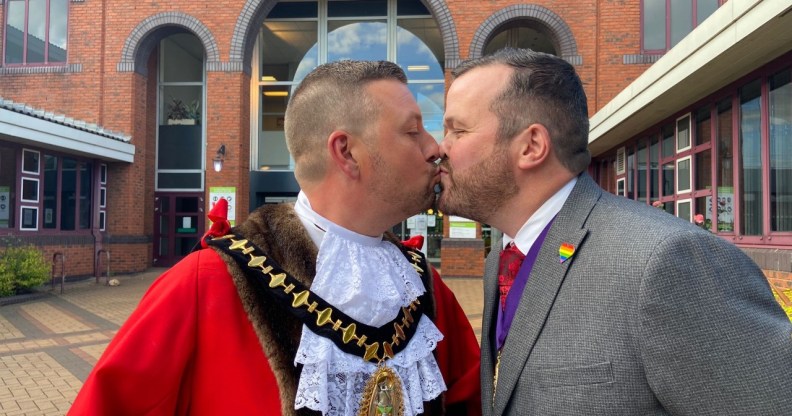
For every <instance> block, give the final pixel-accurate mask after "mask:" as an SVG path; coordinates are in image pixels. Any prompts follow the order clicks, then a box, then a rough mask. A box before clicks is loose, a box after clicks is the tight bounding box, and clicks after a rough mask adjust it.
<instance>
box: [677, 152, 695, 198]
mask: <svg viewBox="0 0 792 416" xmlns="http://www.w3.org/2000/svg"><path fill="white" fill-rule="evenodd" d="M685 161H687V162H688V172H689V175H688V187H687V188H685V189H680V188H679V164H680V163H681V162H685ZM674 191H675V193H676V194H677V195H679V194H686V193H688V192H692V191H693V157H692V156H686V157H683V158H679V159H677V160H675V161H674Z"/></svg>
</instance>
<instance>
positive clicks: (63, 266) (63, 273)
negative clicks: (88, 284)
mask: <svg viewBox="0 0 792 416" xmlns="http://www.w3.org/2000/svg"><path fill="white" fill-rule="evenodd" d="M59 258H60V264H61V283H60V293H61V294H63V282H64V281H65V280H66V255H65V254H63V253H62V252H60V251H56V252H55V253H54V254H53V255H52V276H51V279H50V282H51V289H55V261H56V260H57V259H59Z"/></svg>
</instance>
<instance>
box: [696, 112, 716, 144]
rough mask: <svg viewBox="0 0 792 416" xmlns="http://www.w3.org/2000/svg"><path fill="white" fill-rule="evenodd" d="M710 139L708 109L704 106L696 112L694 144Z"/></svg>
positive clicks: (710, 124) (710, 128) (710, 126)
mask: <svg viewBox="0 0 792 416" xmlns="http://www.w3.org/2000/svg"><path fill="white" fill-rule="evenodd" d="M710 140H712V123H710V109H709V107H705V108H702V109H700V110H699V111H697V112H696V144H704V143H709V142H710Z"/></svg>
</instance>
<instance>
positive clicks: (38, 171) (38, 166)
mask: <svg viewBox="0 0 792 416" xmlns="http://www.w3.org/2000/svg"><path fill="white" fill-rule="evenodd" d="M25 153H35V154H36V170H35V171H32V170H25ZM22 173H23V174H25V173H26V174H28V175H36V176H38V175H40V174H41V152H39V151H38V150H33V149H22Z"/></svg>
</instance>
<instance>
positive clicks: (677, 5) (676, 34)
mask: <svg viewBox="0 0 792 416" xmlns="http://www.w3.org/2000/svg"><path fill="white" fill-rule="evenodd" d="M691 30H693V7H691V4H690V0H671V47H672V48H673V47H674V45H676V44H677V43H679V41H680V40H682V39H683V38H684V37H685V36H687V35H688V33H690V31H691Z"/></svg>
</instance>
